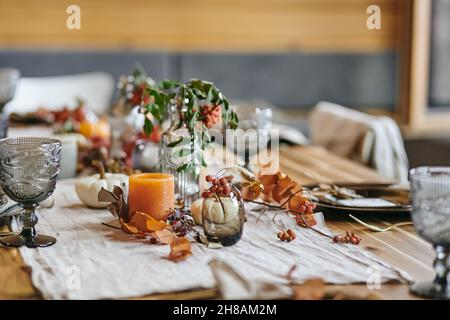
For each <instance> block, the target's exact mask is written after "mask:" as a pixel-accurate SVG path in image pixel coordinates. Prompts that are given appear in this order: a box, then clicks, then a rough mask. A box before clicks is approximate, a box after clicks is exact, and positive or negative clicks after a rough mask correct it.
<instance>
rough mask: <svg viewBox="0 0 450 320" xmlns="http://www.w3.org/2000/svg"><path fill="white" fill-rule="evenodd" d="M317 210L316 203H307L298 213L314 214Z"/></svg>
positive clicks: (301, 206)
mask: <svg viewBox="0 0 450 320" xmlns="http://www.w3.org/2000/svg"><path fill="white" fill-rule="evenodd" d="M315 208H316V204H315V203H314V202H312V201H306V202H305V204H302V205H300V206H299V208H298V211H300V212H303V213H304V214H313V213H314V209H315Z"/></svg>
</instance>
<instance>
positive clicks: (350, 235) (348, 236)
mask: <svg viewBox="0 0 450 320" xmlns="http://www.w3.org/2000/svg"><path fill="white" fill-rule="evenodd" d="M333 241H334V242H338V243H351V244H355V245H356V244H359V243H360V242H361V237H360V236H358V235H357V234H356V233H354V232H350V231H347V232H346V233H345V235H344V236H334V237H333Z"/></svg>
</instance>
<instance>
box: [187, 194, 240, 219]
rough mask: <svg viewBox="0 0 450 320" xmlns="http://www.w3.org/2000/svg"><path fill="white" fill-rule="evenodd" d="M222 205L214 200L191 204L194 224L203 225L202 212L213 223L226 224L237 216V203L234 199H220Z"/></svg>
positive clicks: (198, 201)
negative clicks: (204, 212)
mask: <svg viewBox="0 0 450 320" xmlns="http://www.w3.org/2000/svg"><path fill="white" fill-rule="evenodd" d="M220 199H221V201H222V204H223V208H224V209H225V212H224V210H222V204H221V203H220V202H219V201H216V200H215V198H208V199H205V200H203V199H198V200H196V201H194V202H193V203H192V204H191V215H192V217H193V218H194V221H195V223H196V224H199V225H201V224H203V222H202V210H205V211H206V212H208V218H209V220H211V221H212V222H214V223H220V224H224V223H228V222H230V221H231V220H233V219H234V218H235V217H236V216H237V215H238V214H239V202H238V200H237V199H236V198H226V197H222V198H220Z"/></svg>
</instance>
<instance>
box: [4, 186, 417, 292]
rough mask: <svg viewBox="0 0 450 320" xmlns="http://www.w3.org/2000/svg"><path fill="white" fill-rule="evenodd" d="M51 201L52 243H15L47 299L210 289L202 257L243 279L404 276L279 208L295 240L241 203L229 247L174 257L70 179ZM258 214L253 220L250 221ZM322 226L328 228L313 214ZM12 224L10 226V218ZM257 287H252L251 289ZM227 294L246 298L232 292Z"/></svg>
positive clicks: (43, 219)
mask: <svg viewBox="0 0 450 320" xmlns="http://www.w3.org/2000/svg"><path fill="white" fill-rule="evenodd" d="M54 198H55V205H54V207H53V208H50V209H40V210H39V211H38V215H39V223H38V225H37V229H38V232H41V233H46V234H49V235H54V236H56V237H57V239H58V242H57V243H56V244H55V245H53V246H51V247H47V248H37V249H29V248H26V247H21V248H20V249H19V251H20V254H21V255H22V257H23V260H24V262H25V263H26V264H27V265H29V266H31V267H32V275H31V277H32V281H33V285H34V286H35V287H36V288H37V289H38V290H40V291H41V293H42V295H43V296H44V297H45V298H47V299H102V298H126V297H138V296H143V295H148V294H154V293H165V292H172V291H181V290H189V289H195V288H212V287H214V286H215V284H216V282H215V278H214V275H213V272H212V271H211V268H210V265H209V262H211V261H212V260H219V261H226V263H227V264H229V265H230V266H231V267H232V268H233V270H235V271H236V272H237V273H238V274H240V275H241V277H243V279H245V281H246V282H249V283H255V288H259V286H257V285H256V283H273V284H286V283H288V280H287V278H286V275H287V274H288V273H289V271H290V270H291V268H292V267H293V266H294V265H296V266H297V268H296V272H294V273H293V274H292V275H291V278H292V279H293V280H294V281H296V282H302V281H304V280H306V279H309V278H322V279H323V280H324V281H326V282H328V283H336V284H346V283H366V281H368V280H369V279H371V278H370V277H371V276H370V273H368V272H369V271H370V270H372V271H373V270H376V272H377V273H376V275H377V277H378V278H377V279H378V280H377V281H380V282H386V281H391V280H398V281H405V280H406V279H409V277H408V276H407V275H406V274H404V273H402V272H401V271H399V270H397V269H395V268H393V267H391V266H389V265H388V264H386V263H384V262H382V261H381V260H380V259H379V258H377V257H375V256H373V255H372V254H371V253H369V252H367V251H365V250H363V249H362V248H361V247H360V246H353V245H347V244H336V243H332V242H331V240H330V239H329V238H326V237H324V236H321V235H319V234H317V233H315V232H313V231H312V230H308V229H304V228H300V227H298V226H296V225H295V224H294V223H293V221H292V218H290V217H289V216H287V215H286V214H279V215H278V216H277V222H278V223H279V224H284V225H285V226H286V227H289V228H291V229H294V230H295V232H296V233H297V239H296V240H295V241H292V242H289V243H288V242H281V241H280V240H279V239H278V238H277V236H276V234H277V229H276V228H275V226H274V224H273V222H272V216H273V212H267V213H265V214H262V213H261V212H260V211H257V210H255V209H257V207H256V205H254V204H246V211H247V218H248V221H247V222H246V223H245V227H244V234H243V237H242V239H241V240H240V241H239V242H238V243H237V244H236V245H234V246H232V247H225V248H222V249H210V248H207V247H205V246H203V245H200V244H196V243H195V244H193V248H192V249H193V255H192V256H191V257H189V258H188V259H187V260H185V261H182V262H179V263H174V262H172V261H169V260H167V259H165V258H166V257H167V256H168V254H169V251H170V248H169V246H167V245H151V244H150V243H149V242H148V241H145V240H142V239H136V238H134V237H132V236H130V235H128V234H126V233H125V232H123V231H122V230H117V229H113V228H110V227H107V226H104V225H102V222H107V223H111V222H112V216H111V214H110V213H109V212H108V211H107V210H103V209H100V210H93V209H87V208H86V207H84V206H83V205H82V204H81V203H80V201H79V200H78V198H77V196H76V194H75V192H74V181H72V180H66V181H64V180H63V181H60V182H59V183H58V186H57V188H56V191H55V193H54ZM258 218H259V219H258ZM317 219H318V221H319V226H318V228H320V229H321V230H322V231H323V232H327V233H331V231H330V230H328V229H327V227H326V226H325V222H324V220H323V216H322V215H321V214H318V215H317ZM12 226H13V229H14V230H18V228H19V225H18V223H17V221H14V222H13V225H12ZM255 290H257V289H252V292H253V291H255ZM229 296H241V297H244V296H247V294H245V292H240V291H239V290H238V291H237V292H236V291H233V294H230V295H229Z"/></svg>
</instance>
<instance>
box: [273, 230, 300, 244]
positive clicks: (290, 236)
mask: <svg viewBox="0 0 450 320" xmlns="http://www.w3.org/2000/svg"><path fill="white" fill-rule="evenodd" d="M277 237H278V239H280V240H281V241H287V242H291V241H292V240H295V238H297V235H296V234H295V232H294V231H293V230H292V229H287V230H286V231H280V232H278V234H277Z"/></svg>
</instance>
